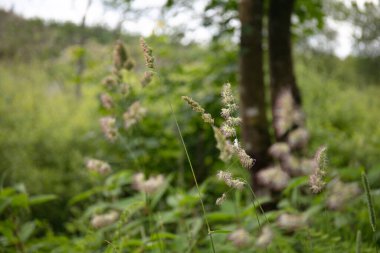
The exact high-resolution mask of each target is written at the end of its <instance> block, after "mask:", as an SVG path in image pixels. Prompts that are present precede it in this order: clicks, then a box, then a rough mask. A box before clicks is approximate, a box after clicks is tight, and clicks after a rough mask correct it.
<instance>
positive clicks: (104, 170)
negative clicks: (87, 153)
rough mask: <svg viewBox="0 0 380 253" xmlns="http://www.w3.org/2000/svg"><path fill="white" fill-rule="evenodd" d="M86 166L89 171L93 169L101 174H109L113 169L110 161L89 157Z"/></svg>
mask: <svg viewBox="0 0 380 253" xmlns="http://www.w3.org/2000/svg"><path fill="white" fill-rule="evenodd" d="M86 167H87V169H88V170H89V171H93V172H96V173H99V174H101V175H105V174H108V173H110V172H111V171H112V170H111V166H110V165H109V164H108V163H106V162H104V161H101V160H97V159H88V160H87V162H86Z"/></svg>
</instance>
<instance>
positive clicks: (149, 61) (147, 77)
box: [140, 38, 216, 253]
mask: <svg viewBox="0 0 380 253" xmlns="http://www.w3.org/2000/svg"><path fill="white" fill-rule="evenodd" d="M140 46H141V48H142V50H143V53H144V58H145V65H146V67H147V68H148V71H146V72H145V74H144V78H143V79H142V81H141V82H142V85H143V87H145V86H146V85H147V84H149V83H150V81H151V79H152V76H153V74H156V75H157V76H158V73H157V72H154V69H155V64H154V63H155V59H154V56H153V50H152V49H151V48H150V47H149V46H148V44H147V43H146V42H145V40H144V38H140ZM189 101H190V100H189ZM190 102H191V101H190ZM169 106H170V110H171V114H172V116H173V119H174V122H175V124H176V127H177V130H178V134H179V136H180V139H181V143H182V146H183V149H184V151H185V154H186V158H187V161H188V163H189V166H190V169H191V173H192V176H193V179H194V183H195V186H196V188H197V191H198V196H199V201H200V204H201V207H202V212H203V218H204V221H205V223H206V226H207V234H208V236H209V238H210V243H211V248H212V252H213V253H216V251H215V245H214V240H213V237H212V230H211V227H210V224H209V222H208V219H207V214H206V209H205V206H204V203H203V200H202V194H201V191H200V189H199V185H198V181H197V178H196V176H195V171H194V168H193V165H192V163H191V159H190V156H189V153H188V151H187V148H186V144H185V141H184V139H183V135H182V131H181V128H180V126H179V123H178V120H177V117H176V115H175V112H174V110H173V106H172V104H171V102H170V101H169ZM200 112H201V111H200ZM201 113H203V112H201ZM202 116H203V119H204V120H205V121H208V122H209V123H211V124H212V123H213V119H212V117H211V115H207V114H204V113H203V114H202Z"/></svg>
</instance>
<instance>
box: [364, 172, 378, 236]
mask: <svg viewBox="0 0 380 253" xmlns="http://www.w3.org/2000/svg"><path fill="white" fill-rule="evenodd" d="M362 182H363V187H364V190H365V195H366V198H367V205H368V213H369V221H370V223H371V227H372V231H373V232H376V214H375V208H374V206H373V201H372V195H371V189H370V187H369V183H368V178H367V175H366V174H365V172H364V171H363V172H362Z"/></svg>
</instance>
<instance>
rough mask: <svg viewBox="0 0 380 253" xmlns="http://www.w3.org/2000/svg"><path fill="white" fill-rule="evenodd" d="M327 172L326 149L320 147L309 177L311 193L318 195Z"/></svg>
mask: <svg viewBox="0 0 380 253" xmlns="http://www.w3.org/2000/svg"><path fill="white" fill-rule="evenodd" d="M326 170H327V148H326V147H325V146H322V147H320V148H319V149H318V150H317V152H316V154H315V157H314V170H313V174H311V175H310V177H309V184H310V189H311V191H312V192H313V193H319V192H321V191H322V189H323V187H324V186H325V184H326V183H325V181H324V177H325V175H326Z"/></svg>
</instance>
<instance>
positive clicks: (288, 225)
mask: <svg viewBox="0 0 380 253" xmlns="http://www.w3.org/2000/svg"><path fill="white" fill-rule="evenodd" d="M276 224H277V226H279V227H280V228H282V229H284V230H287V231H295V230H298V229H300V228H303V227H305V226H306V225H307V219H306V217H305V216H304V215H302V214H289V213H284V214H281V215H280V216H279V217H278V219H277V221H276Z"/></svg>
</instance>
